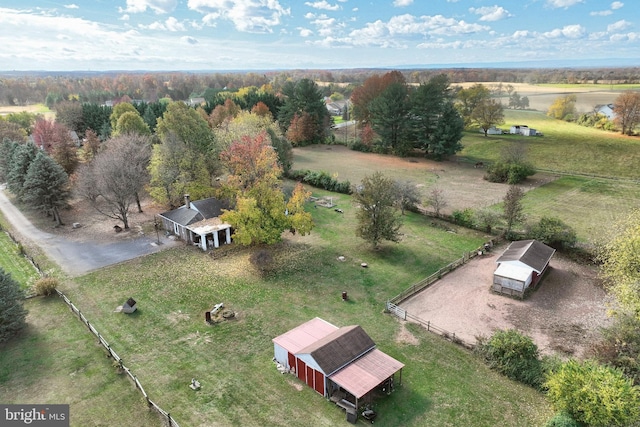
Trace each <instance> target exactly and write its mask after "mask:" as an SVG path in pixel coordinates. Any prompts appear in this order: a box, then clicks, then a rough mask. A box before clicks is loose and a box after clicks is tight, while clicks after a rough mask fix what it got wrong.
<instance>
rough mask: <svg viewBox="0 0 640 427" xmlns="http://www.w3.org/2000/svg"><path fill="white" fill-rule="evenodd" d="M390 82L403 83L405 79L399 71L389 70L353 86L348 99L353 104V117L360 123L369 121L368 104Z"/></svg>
mask: <svg viewBox="0 0 640 427" xmlns="http://www.w3.org/2000/svg"><path fill="white" fill-rule="evenodd" d="M392 83H400V84H403V85H405V84H406V80H405V78H404V76H403V75H402V73H401V72H399V71H391V72H388V73H386V74H384V75H382V76H380V75H374V76H371V77H369V78H368V79H366V80H365V81H364V83H363V84H362V86H359V87H357V88H355V89H354V91H353V93H352V94H351V99H350V101H351V104H352V105H353V119H354V120H357V121H358V122H359V123H360V124H362V125H364V124H367V123H369V122H370V120H371V114H370V111H369V104H370V103H371V101H373V100H374V99H376V98H377V97H378V96H380V94H381V93H382V92H384V90H385V89H386V88H387V87H389V85H390V84H392Z"/></svg>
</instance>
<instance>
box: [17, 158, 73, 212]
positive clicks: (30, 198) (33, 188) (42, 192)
mask: <svg viewBox="0 0 640 427" xmlns="http://www.w3.org/2000/svg"><path fill="white" fill-rule="evenodd" d="M22 194H23V196H22V199H23V200H24V201H25V203H27V204H28V205H29V206H31V207H32V208H34V209H37V210H40V211H43V212H47V213H50V214H51V215H52V216H53V220H54V221H56V223H57V224H58V225H62V219H61V218H60V208H64V207H65V206H66V205H67V201H68V200H69V177H68V176H67V173H66V172H65V170H64V169H63V168H62V166H60V165H59V164H58V163H57V162H56V161H55V160H53V159H52V158H51V157H49V156H48V155H47V154H46V153H45V152H43V151H39V152H38V154H37V155H36V157H35V159H33V162H31V164H30V165H29V170H28V171H27V175H26V177H25V180H24V184H23V187H22Z"/></svg>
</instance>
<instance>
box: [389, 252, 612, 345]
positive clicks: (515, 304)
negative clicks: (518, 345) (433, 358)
mask: <svg viewBox="0 0 640 427" xmlns="http://www.w3.org/2000/svg"><path fill="white" fill-rule="evenodd" d="M503 250H504V247H501V248H494V249H493V251H492V252H490V253H488V254H485V255H483V256H481V257H475V258H473V259H472V260H470V261H469V262H468V263H467V264H465V265H464V266H462V267H459V268H458V269H456V270H454V271H453V272H451V273H449V274H447V275H445V276H443V277H442V279H440V280H439V281H437V282H435V283H434V284H433V285H431V286H430V287H428V288H427V289H425V290H423V291H421V292H420V293H418V294H416V295H414V296H413V297H411V298H409V299H407V300H405V301H404V302H402V303H401V304H400V306H401V307H402V308H404V309H406V310H407V312H408V313H409V314H412V315H414V316H417V317H419V318H421V319H423V320H424V321H430V322H431V323H432V324H434V325H435V326H437V327H438V328H441V329H444V330H446V331H448V332H453V333H455V334H456V336H458V337H460V338H462V339H463V340H465V341H467V342H470V343H474V342H475V338H476V337H477V336H487V337H488V336H490V335H491V334H492V333H493V332H494V331H495V330H496V329H508V328H515V329H518V330H520V331H521V332H523V333H525V334H526V335H528V336H530V337H531V338H532V339H533V340H534V342H535V343H536V344H537V345H538V348H539V349H540V351H541V352H542V353H545V354H550V353H558V352H559V353H563V354H567V355H574V356H576V357H582V356H584V354H585V352H586V351H587V349H588V347H589V344H590V343H591V342H593V341H594V340H595V339H597V337H598V336H599V328H600V327H601V326H605V325H608V324H609V322H610V319H609V318H608V317H607V308H608V302H609V301H610V299H609V298H608V297H607V295H606V294H605V292H604V291H603V289H602V287H601V286H600V285H599V281H598V278H597V271H596V269H595V268H593V267H588V266H583V265H580V264H577V263H575V262H573V261H571V260H569V259H567V258H566V257H564V256H562V255H561V254H558V253H556V255H555V256H554V258H553V259H552V260H551V264H550V266H551V269H550V270H549V271H548V273H547V274H546V275H545V276H544V278H543V279H542V281H541V282H540V283H539V285H538V288H537V290H535V291H534V292H532V293H531V294H530V295H528V296H527V298H526V299H524V300H520V299H515V298H512V297H508V296H503V295H499V294H496V293H493V292H491V290H490V287H491V282H492V278H493V271H494V270H495V268H496V264H495V261H496V259H497V258H498V257H499V256H500V254H501V253H502V251H503Z"/></svg>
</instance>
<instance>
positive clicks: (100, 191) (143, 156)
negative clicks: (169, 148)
mask: <svg viewBox="0 0 640 427" xmlns="http://www.w3.org/2000/svg"><path fill="white" fill-rule="evenodd" d="M150 150H151V149H150V142H149V139H148V138H147V137H144V136H142V135H134V134H128V135H123V136H120V137H116V138H112V139H110V140H108V141H106V142H105V148H103V150H101V151H100V152H99V153H98V154H97V155H96V157H95V158H94V159H93V161H92V162H91V163H89V164H87V165H85V166H84V167H83V168H82V169H81V170H80V171H79V173H78V187H77V191H78V192H79V193H80V195H81V196H82V197H84V198H85V199H87V200H88V201H89V202H90V203H91V205H92V206H93V207H94V209H96V210H97V211H98V212H100V213H101V214H103V215H104V216H106V217H108V218H112V219H115V220H119V221H122V224H123V227H124V228H125V229H128V228H129V209H130V207H131V205H132V204H133V203H136V202H139V197H138V195H139V193H140V191H142V189H143V188H144V185H145V184H146V183H147V182H148V171H147V168H148V164H149V156H150ZM138 207H139V204H138Z"/></svg>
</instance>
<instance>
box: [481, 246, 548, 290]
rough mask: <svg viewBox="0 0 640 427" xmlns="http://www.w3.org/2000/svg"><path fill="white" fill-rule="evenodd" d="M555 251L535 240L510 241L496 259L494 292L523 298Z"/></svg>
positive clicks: (536, 282) (546, 266)
mask: <svg viewBox="0 0 640 427" xmlns="http://www.w3.org/2000/svg"><path fill="white" fill-rule="evenodd" d="M555 252H556V250H555V249H553V248H550V247H549V246H547V245H545V244H544V243H542V242H538V241H537V240H520V241H517V242H512V243H511V244H510V245H509V247H508V248H507V249H506V250H505V251H504V252H503V253H502V255H500V257H499V258H498V259H497V260H496V263H497V264H498V268H496V270H495V272H494V273H493V286H492V289H493V290H494V291H495V292H499V293H501V294H505V295H514V296H518V297H520V298H524V293H525V291H526V290H527V289H529V288H535V287H536V285H537V284H538V282H539V281H540V279H541V278H542V276H543V275H544V273H545V271H547V269H548V268H549V262H550V261H551V258H552V257H553V254H554V253H555Z"/></svg>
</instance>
